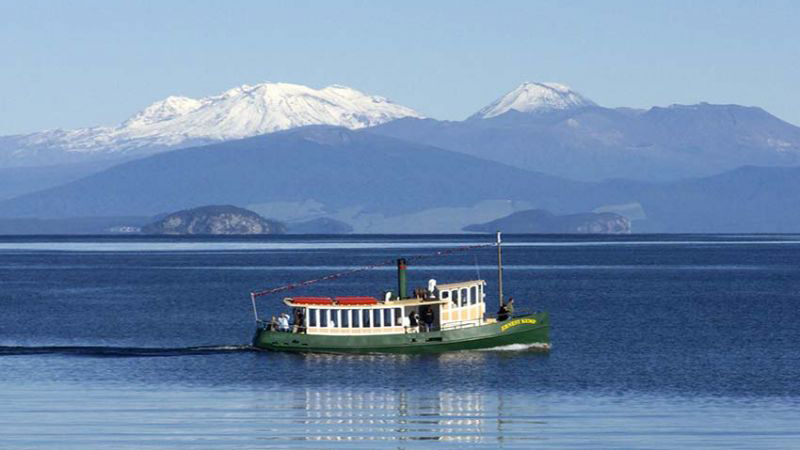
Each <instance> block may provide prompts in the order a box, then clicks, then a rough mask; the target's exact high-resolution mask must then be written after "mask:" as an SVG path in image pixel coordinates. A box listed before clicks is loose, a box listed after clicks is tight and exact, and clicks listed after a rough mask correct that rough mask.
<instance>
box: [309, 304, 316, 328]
mask: <svg viewBox="0 0 800 450" xmlns="http://www.w3.org/2000/svg"><path fill="white" fill-rule="evenodd" d="M308 326H310V327H315V326H317V310H316V309H311V308H309V310H308Z"/></svg>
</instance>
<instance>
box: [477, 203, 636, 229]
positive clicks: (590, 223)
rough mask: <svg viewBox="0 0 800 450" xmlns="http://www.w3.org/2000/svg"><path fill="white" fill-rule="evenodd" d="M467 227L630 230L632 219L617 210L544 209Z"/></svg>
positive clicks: (516, 213)
mask: <svg viewBox="0 0 800 450" xmlns="http://www.w3.org/2000/svg"><path fill="white" fill-rule="evenodd" d="M464 231H476V232H483V233H491V232H494V231H503V232H505V233H580V234H584V233H591V234H627V233H630V232H631V221H630V220H629V219H627V218H626V217H623V216H621V215H619V214H614V213H578V214H566V215H563V216H557V215H555V214H553V213H551V212H549V211H545V210H543V209H531V210H527V211H519V212H515V213H513V214H510V215H508V216H506V217H501V218H499V219H496V220H492V221H491V222H487V223H482V224H475V225H469V226H467V227H464Z"/></svg>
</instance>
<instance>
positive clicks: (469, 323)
mask: <svg viewBox="0 0 800 450" xmlns="http://www.w3.org/2000/svg"><path fill="white" fill-rule="evenodd" d="M478 325H479V323H478V321H477V320H475V319H473V320H461V321H458V322H448V323H446V324H444V325H442V326H441V327H440V329H441V330H457V329H459V328H469V327H475V326H478Z"/></svg>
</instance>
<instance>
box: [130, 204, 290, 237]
mask: <svg viewBox="0 0 800 450" xmlns="http://www.w3.org/2000/svg"><path fill="white" fill-rule="evenodd" d="M285 232H286V225H284V224H282V223H280V222H277V221H274V220H268V219H265V218H263V217H261V216H259V215H258V214H256V213H254V212H253V211H249V210H247V209H244V208H238V207H236V206H231V205H213V206H202V207H199V208H192V209H186V210H182V211H177V212H174V213H171V214H167V215H166V216H165V217H163V218H162V219H160V220H158V221H156V222H153V223H150V224H147V225H145V226H143V227H142V233H145V234H281V233H285Z"/></svg>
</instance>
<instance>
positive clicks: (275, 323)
mask: <svg viewBox="0 0 800 450" xmlns="http://www.w3.org/2000/svg"><path fill="white" fill-rule="evenodd" d="M277 329H278V319H276V318H275V316H272V319H270V320H269V330H270V331H275V330H277Z"/></svg>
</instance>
